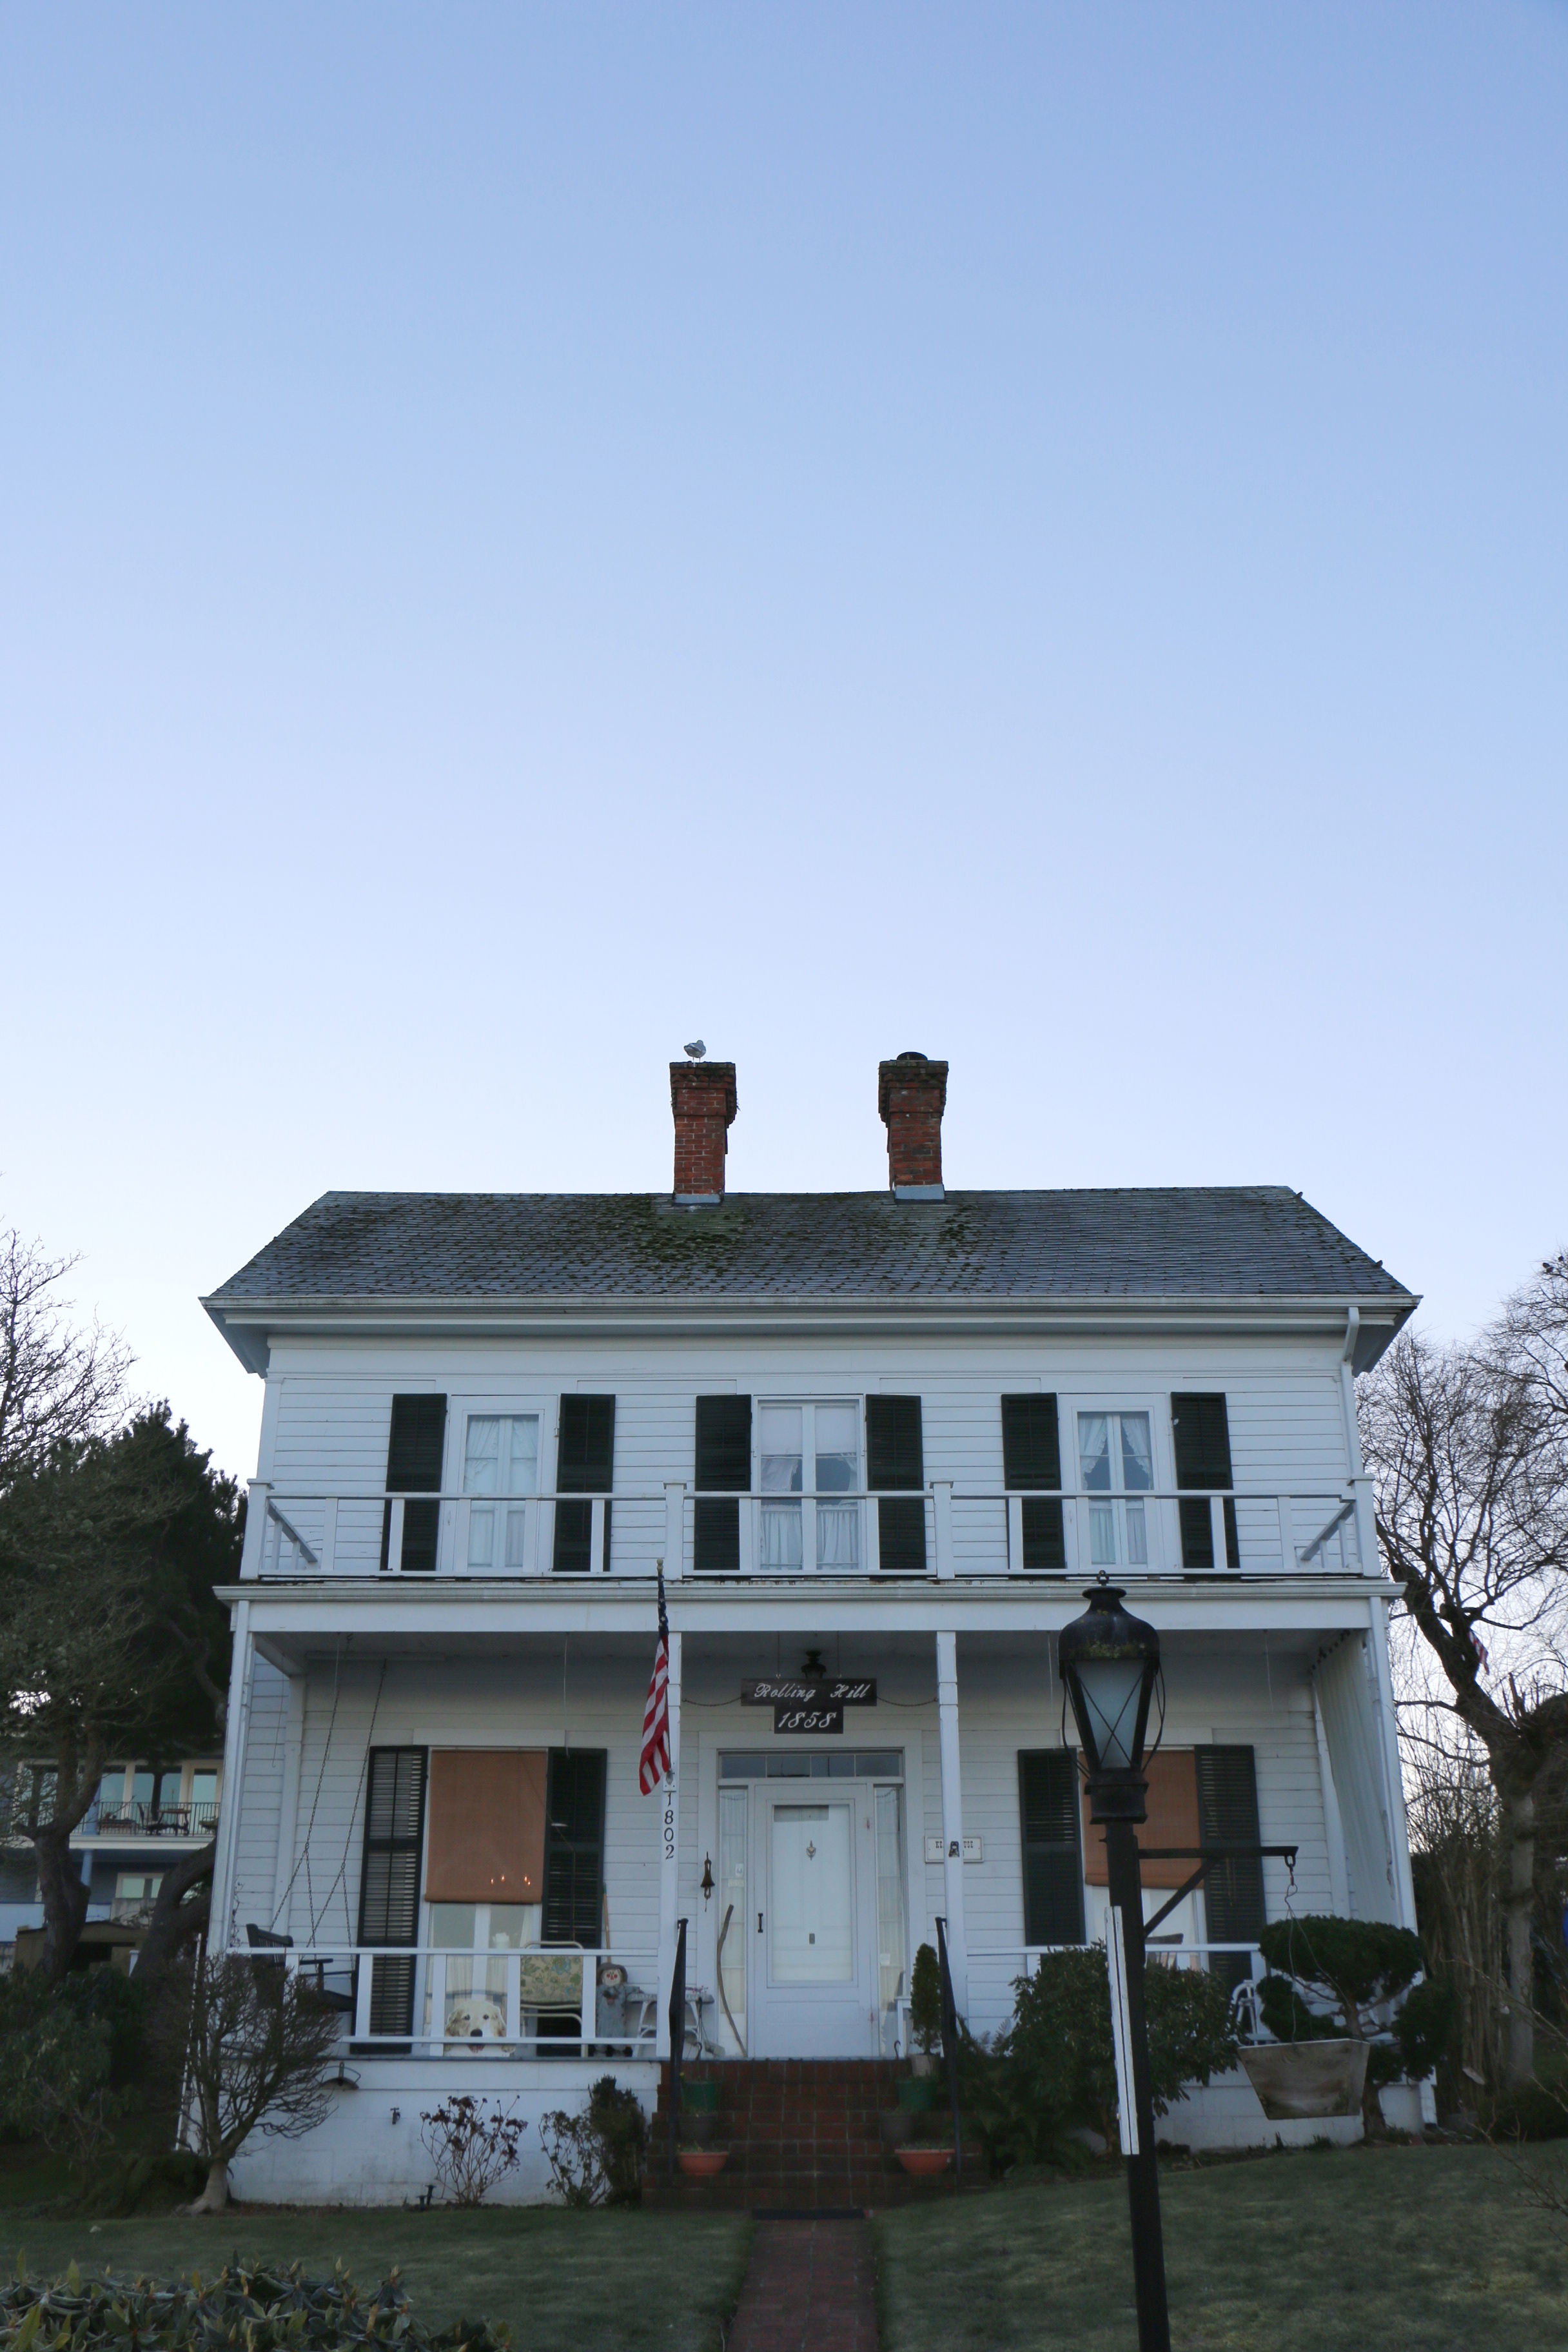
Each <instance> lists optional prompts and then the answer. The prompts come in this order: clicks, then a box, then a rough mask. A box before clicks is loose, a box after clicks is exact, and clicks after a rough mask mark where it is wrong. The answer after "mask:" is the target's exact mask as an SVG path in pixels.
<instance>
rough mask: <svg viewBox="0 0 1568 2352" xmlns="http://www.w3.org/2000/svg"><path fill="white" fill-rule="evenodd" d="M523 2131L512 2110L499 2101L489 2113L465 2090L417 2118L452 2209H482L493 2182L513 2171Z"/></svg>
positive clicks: (520, 2118)
mask: <svg viewBox="0 0 1568 2352" xmlns="http://www.w3.org/2000/svg"><path fill="white" fill-rule="evenodd" d="M527 2129H528V2125H527V2123H526V2122H525V2121H524V2119H523V2117H522V2116H520V2115H517V2114H516V2113H515V2112H514V2111H513V2109H512V2108H511V2107H510V2106H505V2107H503V2106H501V2105H500V2103H499V2102H498V2103H497V2104H496V2106H495V2109H494V2112H493V2113H492V2114H489V2115H487V2114H486V2113H485V2105H484V2101H483V2100H482V2099H474V2098H470V2097H469V2096H468V2093H467V2092H466V2091H465V2092H463V2093H461V2094H459V2095H458V2096H457V2097H455V2098H450V2099H444V2100H443V2101H442V2103H441V2105H439V2106H438V2107H436V2108H434V2109H433V2110H432V2111H431V2112H430V2113H428V2114H424V2113H422V2114H421V2116H420V2117H419V2137H420V2138H421V2139H422V2140H423V2141H424V2143H425V2145H426V2147H427V2148H428V2149H429V2151H430V2155H431V2158H432V2160H433V2162H434V2164H435V2167H436V2169H437V2172H438V2173H439V2174H440V2176H441V2179H442V2181H443V2182H444V2184H445V2186H446V2188H447V2193H448V2194H449V2196H450V2198H451V2200H452V2202H453V2204H454V2205H482V2204H483V2203H484V2201H485V2199H486V2198H487V2197H488V2196H489V2192H490V2190H491V2189H493V2188H494V2187H495V2185H496V2182H497V2181H498V2180H500V2179H504V2177H505V2175H506V2174H507V2173H509V2172H512V2171H515V2169H516V2168H517V2162H518V2158H519V2155H520V2154H521V2147H522V2135H523V2133H524V2132H525V2131H526V2130H527Z"/></svg>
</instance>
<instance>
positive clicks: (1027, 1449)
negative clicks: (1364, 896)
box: [1002, 1395, 1068, 1570]
mask: <svg viewBox="0 0 1568 2352" xmlns="http://www.w3.org/2000/svg"><path fill="white" fill-rule="evenodd" d="M1002 1476H1003V1483H1004V1485H1005V1486H1006V1488H1007V1491H1008V1493H1009V1494H1014V1495H1016V1494H1017V1493H1018V1492H1019V1491H1020V1490H1023V1491H1024V1505H1023V1513H1022V1517H1023V1521H1024V1561H1023V1564H1024V1567H1025V1568H1026V1569H1035V1570H1044V1569H1060V1568H1066V1566H1067V1564H1068V1555H1067V1542H1066V1538H1065V1537H1064V1535H1063V1532H1062V1507H1061V1500H1060V1497H1059V1496H1056V1497H1053V1496H1050V1495H1048V1494H1046V1495H1042V1494H1039V1493H1033V1494H1031V1493H1029V1492H1028V1491H1027V1490H1028V1489H1029V1488H1031V1487H1034V1488H1038V1487H1042V1486H1044V1487H1052V1486H1057V1487H1059V1486H1060V1485H1061V1483H1062V1454H1061V1438H1060V1434H1059V1432H1058V1423H1057V1401H1056V1399H1055V1397H1054V1396H1039V1395H1028V1396H1005V1397H1004V1398H1003V1400H1002Z"/></svg>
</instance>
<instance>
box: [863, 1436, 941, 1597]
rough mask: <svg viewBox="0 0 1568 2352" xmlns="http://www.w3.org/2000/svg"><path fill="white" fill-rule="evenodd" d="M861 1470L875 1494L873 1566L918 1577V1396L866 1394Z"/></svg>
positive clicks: (921, 1463) (922, 1517)
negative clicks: (875, 1536)
mask: <svg viewBox="0 0 1568 2352" xmlns="http://www.w3.org/2000/svg"><path fill="white" fill-rule="evenodd" d="M866 1469H867V1476H868V1484H869V1486H870V1487H871V1489H872V1492H873V1493H874V1494H875V1495H876V1496H878V1498H879V1499H878V1503H877V1563H878V1566H879V1568H880V1570H882V1572H883V1574H884V1575H887V1576H923V1575H924V1574H925V1565H926V1514H925V1503H924V1500H923V1493H924V1487H925V1447H924V1441H923V1438H922V1435H921V1401H920V1399H919V1397H918V1396H873V1397H868V1398H867V1400H866ZM900 1490H907V1498H906V1492H901V1491H900Z"/></svg>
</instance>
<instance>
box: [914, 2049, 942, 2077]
mask: <svg viewBox="0 0 1568 2352" xmlns="http://www.w3.org/2000/svg"><path fill="white" fill-rule="evenodd" d="M941 2063H942V2061H941V2059H940V2058H938V2057H936V2056H935V2055H934V2054H933V2053H931V2052H930V2051H927V2050H917V2051H916V2052H915V2054H914V2056H913V2057H912V2058H911V2059H910V2067H911V2068H912V2069H913V2071H914V2073H915V2074H935V2073H936V2070H937V2068H938V2067H939V2066H940V2065H941Z"/></svg>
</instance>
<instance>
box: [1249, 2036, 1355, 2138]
mask: <svg viewBox="0 0 1568 2352" xmlns="http://www.w3.org/2000/svg"><path fill="white" fill-rule="evenodd" d="M1366 2054H1367V2044H1366V2043H1365V2042H1352V2041H1349V2040H1344V2041H1341V2040H1337V2039H1336V2040H1334V2041H1331V2042H1249V2043H1247V2044H1246V2045H1245V2046H1244V2047H1243V2049H1242V2052H1241V2063H1242V2064H1243V2066H1244V2067H1245V2068H1246V2070H1247V2081H1248V2082H1249V2083H1250V2084H1252V2087H1253V2089H1254V2090H1255V2091H1256V2092H1257V2094H1258V2098H1259V2099H1260V2100H1261V2101H1262V2104H1263V2112H1264V2114H1265V2115H1266V2116H1268V2120H1269V2121H1270V2123H1283V2122H1285V2121H1287V2120H1288V2119H1289V2117H1290V2116H1358V2115H1360V2113H1361V2095H1362V2091H1363V2086H1364V2084H1365V2083H1366Z"/></svg>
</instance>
